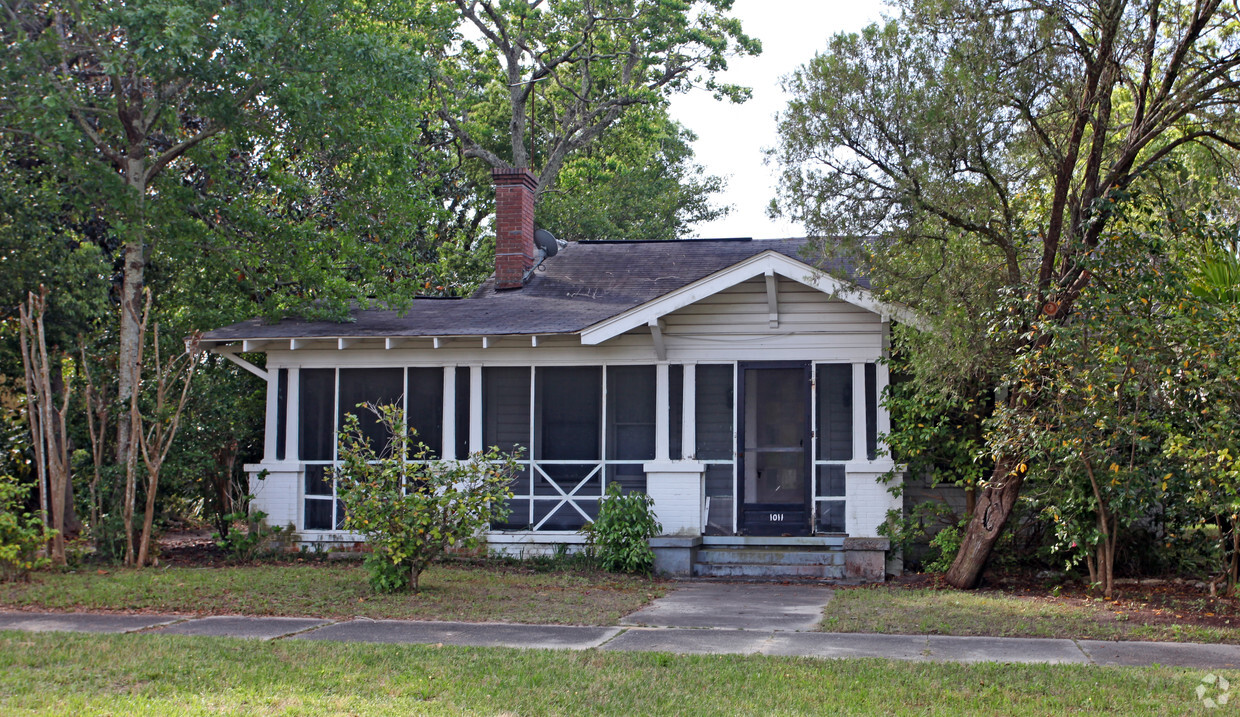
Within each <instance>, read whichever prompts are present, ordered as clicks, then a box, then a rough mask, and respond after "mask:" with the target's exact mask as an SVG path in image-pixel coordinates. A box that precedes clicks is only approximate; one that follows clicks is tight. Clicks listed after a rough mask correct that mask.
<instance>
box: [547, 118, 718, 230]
mask: <svg viewBox="0 0 1240 717" xmlns="http://www.w3.org/2000/svg"><path fill="white" fill-rule="evenodd" d="M693 140H694V135H693V133H692V132H690V131H689V130H687V129H685V128H684V127H682V126H680V125H679V124H677V123H675V122H674V121H672V119H671V118H670V117H668V116H667V110H666V108H664V107H662V106H653V105H652V106H646V107H636V108H633V109H632V110H630V111H629V112H628V113H626V114H625V116H624V117H623V118H622V119H620V120H619V121H618V122H617V123H616V124H615V125H614V126H613V127H612V129H611V130H610V131H609V132H608V133H607V134H605V135H603V136H602V137H600V138H599V139H598V141H596V142H595V143H594V144H593V145H592V146H590V147H587V148H585V149H583V150H581V151H580V152H578V153H577V154H576V155H575V156H571V157H569V158H568V159H567V160H566V161H565V163H564V168H563V169H562V170H561V171H560V175H559V179H558V181H557V182H556V184H555V186H554V187H553V188H551V189H549V190H548V191H547V192H545V193H544V194H543V198H542V201H541V203H540V204H539V206H538V216H537V218H538V222H539V225H540V226H542V227H544V228H546V229H548V230H550V231H551V232H552V233H553V234H555V235H556V236H557V237H559V238H561V239H566V240H568V241H584V240H590V239H630V240H634V239H636V240H647V241H649V240H666V239H677V238H680V237H684V236H687V235H688V234H689V232H690V229H691V227H692V226H693V225H694V224H697V223H698V222H708V221H713V220H715V219H718V218H720V217H723V216H725V215H726V214H727V212H728V209H729V208H727V207H723V208H720V207H716V206H714V205H713V204H712V203H711V195H713V194H715V193H717V192H719V191H720V190H722V189H723V186H724V180H723V178H721V177H717V176H712V175H708V174H705V172H704V168H703V167H702V166H701V165H699V164H697V163H695V162H694V161H693V149H692V147H691V146H690V143H691V142H692V141H693Z"/></svg>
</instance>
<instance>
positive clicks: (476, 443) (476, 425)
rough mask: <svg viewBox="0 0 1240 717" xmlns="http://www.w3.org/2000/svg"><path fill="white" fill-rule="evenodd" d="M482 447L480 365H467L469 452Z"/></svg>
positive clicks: (479, 449)
mask: <svg viewBox="0 0 1240 717" xmlns="http://www.w3.org/2000/svg"><path fill="white" fill-rule="evenodd" d="M481 450H483V448H482V367H481V366H470V367H469V452H470V453H478V452H479V451H481Z"/></svg>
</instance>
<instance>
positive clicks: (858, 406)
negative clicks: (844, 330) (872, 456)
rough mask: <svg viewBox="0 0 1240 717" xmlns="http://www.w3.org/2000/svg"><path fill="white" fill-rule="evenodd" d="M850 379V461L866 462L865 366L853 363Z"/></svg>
mask: <svg viewBox="0 0 1240 717" xmlns="http://www.w3.org/2000/svg"><path fill="white" fill-rule="evenodd" d="M852 379H853V388H852V405H853V420H852V429H853V430H852V436H853V455H852V459H853V460H854V461H864V460H868V458H867V456H866V450H865V448H866V446H865V418H866V416H865V364H863V363H855V364H853V365H852Z"/></svg>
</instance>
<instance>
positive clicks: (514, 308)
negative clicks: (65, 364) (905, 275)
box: [203, 239, 877, 343]
mask: <svg viewBox="0 0 1240 717" xmlns="http://www.w3.org/2000/svg"><path fill="white" fill-rule="evenodd" d="M808 245H809V241H808V240H806V239H778V240H758V241H754V240H736V239H721V240H720V239H716V240H708V239H694V240H685V241H660V242H580V243H574V244H569V245H568V247H566V248H564V249H562V250H561V251H560V253H559V254H557V255H556V256H555V257H552V258H550V259H547V260H546V262H545V263H544V264H543V267H542V268H541V269H539V270H538V271H536V272H534V275H533V276H531V277H530V280H529V281H528V282H527V283H526V285H525V286H524V287H523V288H521V289H519V290H511V291H499V290H497V289H496V288H495V280H494V277H492V278H490V279H488V280H487V281H486V283H484V284H483V285H482V286H481V287H480V288H479V289H478V290H477V291H476V292H475V293H474V295H473V296H471V297H469V298H463V299H421V298H420V299H414V300H413V302H412V305H411V306H410V308H409V310H408V311H407V312H405V313H404V314H401V313H399V312H396V311H389V310H366V311H357V312H354V314H353V316H352V318H353V320H352V321H351V322H348V323H339V322H333V321H303V320H300V319H285V320H283V321H279V322H275V323H265V322H263V321H262V320H260V319H252V320H250V321H243V322H241V323H238V324H233V325H232V326H227V327H224V328H221V329H216V330H214V331H210V332H207V333H206V334H204V336H203V339H204V340H205V341H207V342H209V343H227V342H231V341H239V340H245V339H249V340H268V339H299V338H306V339H315V338H320V339H321V338H379V337H385V338H386V337H429V336H502V335H509V336H511V335H526V334H571V333H578V332H582V331H584V330H586V329H588V328H590V327H592V326H595V325H596V324H600V322H606V321H608V320H609V319H613V318H616V317H622V316H627V315H629V314H630V312H632V311H633V310H635V309H638V308H639V307H642V306H644V305H647V304H649V303H650V302H652V301H655V300H656V299H660V297H668V296H682V295H683V292H682V291H681V290H683V289H685V288H686V287H692V286H696V285H698V284H699V283H701V282H703V281H704V280H707V279H709V278H710V277H712V276H714V275H717V274H719V273H720V272H725V274H724V275H726V276H729V277H732V278H734V277H735V276H738V275H739V274H735V273H733V274H728V273H727V272H726V271H725V270H730V269H733V271H734V267H736V266H737V265H738V264H739V265H742V266H745V267H748V266H749V264H746V263H745V262H747V260H751V259H754V258H755V257H758V256H759V255H764V254H765V255H769V256H771V257H780V259H781V260H782V261H780V266H781V267H782V268H783V270H781V271H780V272H779V273H781V274H782V275H785V276H788V278H790V279H794V280H797V281H803V283H804V280H805V279H806V278H808V277H809V276H810V275H811V274H816V275H817V276H822V274H821V273H818V272H815V271H814V270H813V269H812V268H811V267H810V266H809V265H808V264H806V263H803V262H804V261H806V260H805V259H804V258H802V257H801V254H802V253H803V252H805V251H807V249H806V247H807V246H808ZM767 263H768V264H769V263H770V262H769V261H768V262H767ZM764 268H765V267H764ZM745 270H748V269H745ZM824 270H825V271H827V272H828V273H829V274H835V275H838V276H841V277H847V276H849V275H850V274H851V272H850V271H849V270H848V267H845V266H843V265H839V264H837V265H835V266H828V267H827V268H825V269H824ZM742 273H743V272H742ZM745 278H749V277H748V276H746V277H745ZM826 278H827V279H830V281H831V282H833V283H832V286H835V285H840V286H843V282H840V281H838V280H836V279H831V278H830V276H828V277H826ZM741 280H743V279H738V280H737V281H741ZM725 281H726V280H725ZM733 283H736V282H733ZM729 285H730V284H729ZM810 285H811V286H814V284H810ZM852 286H860V287H863V288H868V282H865V281H864V280H861V281H859V282H857V284H855V285H852ZM722 288H726V287H725V286H720V287H719V288H718V289H716V290H721V289H722ZM816 288H823V287H816ZM823 290H828V289H826V288H824V289H823ZM864 293H865V294H866V295H868V292H864ZM841 298H845V299H848V297H847V296H841ZM875 310H877V309H875ZM665 313H666V312H665ZM643 323H644V322H643ZM626 330H627V329H626ZM583 338H584V337H583ZM600 340H602V339H600ZM591 343H593V342H591Z"/></svg>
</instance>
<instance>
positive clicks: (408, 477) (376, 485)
mask: <svg viewBox="0 0 1240 717" xmlns="http://www.w3.org/2000/svg"><path fill="white" fill-rule="evenodd" d="M366 408H367V409H369V410H371V411H373V412H374V413H375V414H376V415H377V416H378V417H379V422H380V423H381V424H382V426H383V427H384V428H385V429H386V432H387V434H388V435H389V436H391V439H390V440H389V441H388V443H387V445H386V446H384V447H383V448H382V449H381V450H379V451H376V450H375V448H374V446H372V445H371V442H370V440H368V439H367V437H366V436H365V434H364V433H363V431H362V429H361V425H360V423H359V421H358V418H357V416H355V415H352V414H349V415H348V416H346V417H345V424H344V431H343V432H342V433H341V438H340V457H341V460H342V465H341V466H340V468H338V469H337V470H336V480H337V485H338V489H339V495H340V499H341V500H342V501H343V502H344V506H345V515H346V518H345V523H344V527H345V529H346V530H351V531H354V532H357V533H361V534H362V535H364V536H366V542H367V543H368V544H369V545H370V547H371V549H372V551H373V552H372V553H371V555H370V556H368V557H367V560H366V566H367V569H368V571H369V573H370V584H371V587H372V588H374V589H375V590H376V591H378V592H398V591H400V590H406V589H409V588H412V589H413V590H414V591H415V592H416V591H417V590H418V577H419V576H420V575H421V574H422V571H423V570H425V569H426V567H427V566H428V565H430V564H431V563H432V562H433V561H434V560H436V559H437V558H439V557H440V556H442V555H443V554H444V552H445V551H446V550H448V549H449V548H461V549H469V548H474V547H477V546H478V544H479V543H480V542H481V541H482V539H483V533H484V531H485V530H486V529H487V528H488V527H489V526H490V524H491V522H493V521H496V520H502V519H503V518H505V517H507V514H508V508H507V504H506V501H507V499H508V498H511V497H512V492H511V491H510V490H509V483H510V481H511V477H512V475H513V474H514V473H515V472H516V470H517V468H516V463H515V458H514V457H513V456H505V455H502V454H500V452H499V449H497V448H492V449H491V450H490V451H488V452H486V453H477V454H474V455H473V456H470V458H469V459H468V460H465V461H431V460H427V449H426V447H425V446H423V445H420V444H417V445H415V444H414V443H413V441H412V432H411V431H410V430H409V429H408V428H407V427H406V424H405V416H404V412H403V411H402V410H401V409H400V408H398V407H396V406H366Z"/></svg>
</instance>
